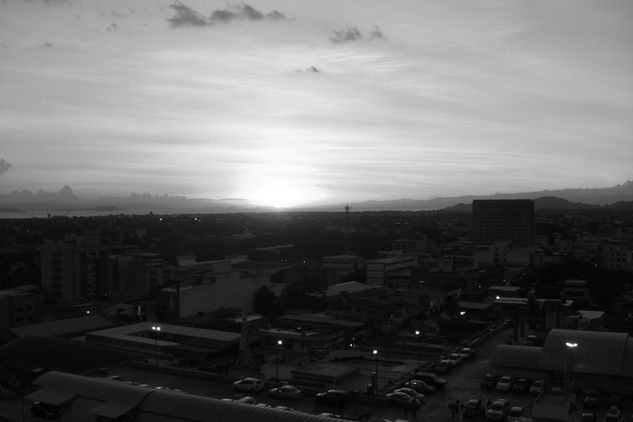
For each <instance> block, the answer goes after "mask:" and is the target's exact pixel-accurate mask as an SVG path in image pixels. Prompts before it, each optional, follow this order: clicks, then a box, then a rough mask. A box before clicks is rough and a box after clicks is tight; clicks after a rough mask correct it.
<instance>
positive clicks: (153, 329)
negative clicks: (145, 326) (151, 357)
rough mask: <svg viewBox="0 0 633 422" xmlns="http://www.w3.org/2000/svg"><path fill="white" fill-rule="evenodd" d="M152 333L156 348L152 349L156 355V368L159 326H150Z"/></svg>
mask: <svg viewBox="0 0 633 422" xmlns="http://www.w3.org/2000/svg"><path fill="white" fill-rule="evenodd" d="M152 331H153V332H154V340H156V343H155V344H156V346H155V347H154V352H155V355H156V366H158V332H159V331H160V326H159V325H152Z"/></svg>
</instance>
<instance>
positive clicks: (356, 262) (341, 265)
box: [321, 255, 365, 284]
mask: <svg viewBox="0 0 633 422" xmlns="http://www.w3.org/2000/svg"><path fill="white" fill-rule="evenodd" d="M364 268H365V259H363V258H362V257H360V256H356V255H332V256H326V257H323V258H322V259H321V269H322V270H323V272H324V273H325V276H326V279H327V280H328V284H335V283H338V282H340V281H342V280H343V279H345V278H346V277H353V276H354V275H355V274H356V273H357V271H359V270H362V269H364Z"/></svg>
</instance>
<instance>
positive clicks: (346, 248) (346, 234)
mask: <svg viewBox="0 0 633 422" xmlns="http://www.w3.org/2000/svg"><path fill="white" fill-rule="evenodd" d="M351 209H352V207H350V206H349V204H345V251H346V252H349V234H350V225H349V212H350V210H351Z"/></svg>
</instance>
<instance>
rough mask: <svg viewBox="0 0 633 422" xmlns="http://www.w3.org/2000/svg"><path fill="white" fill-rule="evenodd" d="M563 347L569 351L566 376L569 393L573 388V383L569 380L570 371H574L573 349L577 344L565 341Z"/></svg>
mask: <svg viewBox="0 0 633 422" xmlns="http://www.w3.org/2000/svg"><path fill="white" fill-rule="evenodd" d="M565 346H567V348H568V349H569V374H568V379H567V380H566V381H567V389H568V390H570V391H571V390H572V388H573V387H572V386H573V382H572V380H571V373H572V371H573V369H574V361H573V358H574V349H575V348H576V347H578V343H576V342H575V341H574V342H571V341H567V342H565Z"/></svg>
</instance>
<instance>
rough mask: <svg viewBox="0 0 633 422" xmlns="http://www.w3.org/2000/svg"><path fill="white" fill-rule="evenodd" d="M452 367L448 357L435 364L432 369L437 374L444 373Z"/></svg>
mask: <svg viewBox="0 0 633 422" xmlns="http://www.w3.org/2000/svg"><path fill="white" fill-rule="evenodd" d="M451 369H453V364H452V363H451V361H450V360H448V359H442V360H440V361H438V362H437V363H436V364H435V367H434V368H433V370H434V371H435V373H437V374H446V373H448V372H450V371H451Z"/></svg>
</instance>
